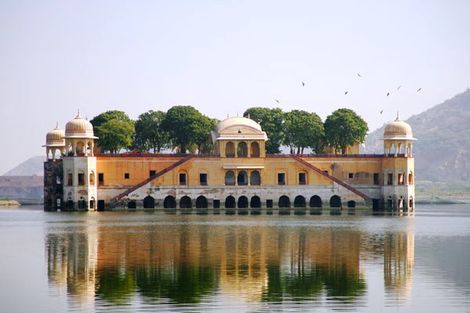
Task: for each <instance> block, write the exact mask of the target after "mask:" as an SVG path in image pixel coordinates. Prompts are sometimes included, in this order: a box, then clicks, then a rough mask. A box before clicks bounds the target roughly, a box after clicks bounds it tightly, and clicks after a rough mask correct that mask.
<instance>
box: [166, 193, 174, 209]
mask: <svg viewBox="0 0 470 313" xmlns="http://www.w3.org/2000/svg"><path fill="white" fill-rule="evenodd" d="M163 207H164V208H165V209H174V208H176V199H175V197H173V196H167V197H166V198H165V200H163Z"/></svg>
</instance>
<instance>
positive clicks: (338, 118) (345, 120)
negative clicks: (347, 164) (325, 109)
mask: <svg viewBox="0 0 470 313" xmlns="http://www.w3.org/2000/svg"><path fill="white" fill-rule="evenodd" d="M368 130H369V127H368V126H367V123H366V122H365V121H364V120H363V119H362V117H360V116H359V115H357V114H356V112H354V111H353V110H350V109H345V108H343V109H338V110H336V111H334V112H333V113H331V114H330V115H329V116H328V117H327V118H326V120H325V137H326V142H327V143H328V145H330V146H331V147H332V148H334V149H335V150H340V151H341V153H342V154H345V153H346V147H347V146H350V145H353V144H355V143H358V142H359V143H361V142H364V139H365V137H366V135H367V131H368Z"/></svg>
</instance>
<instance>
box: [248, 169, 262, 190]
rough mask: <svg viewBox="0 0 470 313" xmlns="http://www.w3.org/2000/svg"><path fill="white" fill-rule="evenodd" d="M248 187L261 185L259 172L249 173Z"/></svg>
mask: <svg viewBox="0 0 470 313" xmlns="http://www.w3.org/2000/svg"><path fill="white" fill-rule="evenodd" d="M250 185H252V186H259V185H261V177H260V175H259V171H253V172H251V174H250Z"/></svg>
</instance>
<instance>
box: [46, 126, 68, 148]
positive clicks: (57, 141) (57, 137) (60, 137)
mask: <svg viewBox="0 0 470 313" xmlns="http://www.w3.org/2000/svg"><path fill="white" fill-rule="evenodd" d="M64 137H65V133H64V131H63V130H62V129H59V127H58V126H56V128H54V129H53V130H51V131H50V132H48V133H47V135H46V147H64V146H65V138H64Z"/></svg>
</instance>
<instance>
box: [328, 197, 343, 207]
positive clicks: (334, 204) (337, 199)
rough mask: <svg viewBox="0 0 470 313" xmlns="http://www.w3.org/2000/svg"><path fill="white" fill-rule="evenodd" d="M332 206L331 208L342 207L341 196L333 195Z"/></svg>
mask: <svg viewBox="0 0 470 313" xmlns="http://www.w3.org/2000/svg"><path fill="white" fill-rule="evenodd" d="M330 207H331V208H340V207H341V197H340V196H338V195H334V196H331V198H330Z"/></svg>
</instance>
